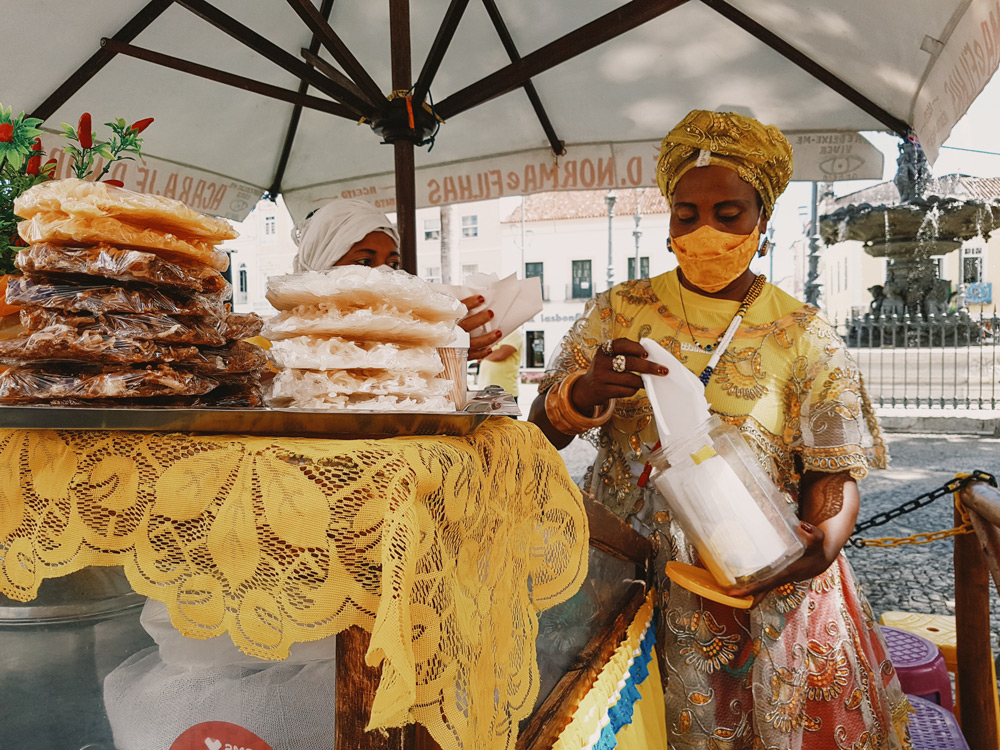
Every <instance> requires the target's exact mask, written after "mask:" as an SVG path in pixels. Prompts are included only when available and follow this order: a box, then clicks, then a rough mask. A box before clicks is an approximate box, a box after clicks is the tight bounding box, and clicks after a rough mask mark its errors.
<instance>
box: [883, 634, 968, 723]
mask: <svg viewBox="0 0 1000 750" xmlns="http://www.w3.org/2000/svg"><path fill="white" fill-rule="evenodd" d="M881 627H882V635H883V636H884V637H885V643H886V645H887V646H888V647H889V658H890V659H891V660H892V665H893V666H894V667H895V668H896V674H897V675H899V685H900V687H901V688H903V692H904V693H909V694H910V695H916V696H919V697H921V698H926V699H927V700H931V701H934V702H935V703H937V704H938V705H940V706H943V707H944V708H946V709H948V711H949V712H951V711H953V710H954V703H953V702H952V699H951V680H949V679H948V665H947V664H945V661H944V656H943V655H942V654H941V649H939V648H938V647H937V646H935V645H934V644H933V643H931V642H930V641H929V640H927V639H926V638H922V637H921V636H919V635H917V634H916V633H910V632H908V631H906V630H899V629H897V628H890V627H888V626H886V625H883V626H881Z"/></svg>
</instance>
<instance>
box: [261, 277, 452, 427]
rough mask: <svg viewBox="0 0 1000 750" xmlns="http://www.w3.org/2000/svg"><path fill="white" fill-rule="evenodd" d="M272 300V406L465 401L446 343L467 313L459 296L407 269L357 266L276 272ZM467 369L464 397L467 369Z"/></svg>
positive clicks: (417, 406)
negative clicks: (447, 373) (451, 375)
mask: <svg viewBox="0 0 1000 750" xmlns="http://www.w3.org/2000/svg"><path fill="white" fill-rule="evenodd" d="M267 299H268V301H269V302H270V303H271V304H272V305H273V306H274V307H275V308H276V309H277V310H280V311H281V312H280V313H279V314H278V315H277V316H275V317H274V318H271V319H270V320H268V321H267V322H266V323H265V325H264V331H263V335H264V336H265V337H266V338H268V339H270V340H271V341H272V342H273V343H272V345H271V349H270V350H269V351H268V356H269V357H270V358H271V362H272V363H273V364H274V366H275V367H276V368H277V369H278V373H277V374H276V375H275V377H274V380H273V381H272V382H271V386H270V391H269V393H268V396H267V401H268V403H269V404H270V405H271V406H277V407H292V408H301V409H362V410H399V411H450V410H454V409H455V408H456V404H455V402H454V400H453V398H452V397H451V393H452V383H453V381H452V380H451V379H448V378H442V377H440V375H442V374H443V373H444V370H445V367H444V364H443V363H442V361H441V357H440V356H439V355H438V351H437V348H438V347H446V346H448V345H450V344H451V342H452V341H453V340H454V338H455V333H456V328H457V326H456V322H457V321H458V320H459V318H461V317H462V316H463V315H465V312H466V311H465V307H464V305H462V303H461V302H459V301H458V300H456V299H455V298H453V297H450V296H448V295H445V294H440V293H438V292H435V291H433V290H431V288H430V287H429V286H428V284H427V283H426V282H424V281H422V280H421V279H418V278H417V277H416V276H411V275H410V274H408V273H406V272H404V271H396V270H393V269H390V268H387V267H385V266H382V267H378V268H369V267H366V266H353V265H352V266H339V267H336V268H333V269H331V270H329V271H325V272H322V273H319V272H316V271H308V272H306V273H300V274H291V275H287V276H277V277H274V278H272V279H271V280H270V281H269V282H268V291H267ZM466 345H467V344H466ZM458 377H461V385H462V388H461V391H462V393H463V395H464V390H465V389H464V385H465V372H464V368H462V372H461V373H460V375H458Z"/></svg>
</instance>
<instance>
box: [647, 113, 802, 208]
mask: <svg viewBox="0 0 1000 750" xmlns="http://www.w3.org/2000/svg"><path fill="white" fill-rule="evenodd" d="M710 164H714V165H717V166H721V167H727V168H729V169H732V170H733V171H735V172H736V174H738V175H739V176H740V178H741V179H742V180H743V181H744V182H746V183H748V184H749V185H751V186H752V187H753V188H754V189H755V190H756V191H757V194H758V195H760V199H761V201H763V203H764V215H765V216H766V217H770V216H771V210H772V209H773V208H774V202H775V201H776V200H778V196H779V195H781V194H782V193H783V192H784V190H785V188H786V187H787V186H788V181H789V180H790V179H791V177H792V147H791V145H790V144H789V143H788V139H786V138H785V136H784V135H782V133H781V131H780V130H778V129H777V128H776V127H774V126H773V125H763V124H761V123H760V122H758V121H757V120H755V119H753V118H752V117H746V116H744V115H740V114H737V113H735V112H707V111H705V110H703V109H696V110H693V111H692V112H689V113H688V115H687V116H686V117H685V118H684V119H683V120H681V121H680V122H679V123H677V125H675V126H674V129H673V130H671V131H670V132H669V133H668V134H667V137H666V138H664V139H663V143H661V144H660V159H659V161H658V162H657V164H656V182H657V184H658V185H659V186H660V191H661V192H662V193H663V195H664V197H665V198H666V199H667V200H668V201H669V200H670V199H671V198H672V197H673V194H674V188H675V187H677V181H678V180H680V178H681V177H683V176H684V175H685V174H686V173H687V171H688V170H689V169H692V168H694V167H707V166H709V165H710Z"/></svg>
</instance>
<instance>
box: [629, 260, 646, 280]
mask: <svg viewBox="0 0 1000 750" xmlns="http://www.w3.org/2000/svg"><path fill="white" fill-rule="evenodd" d="M635 278H636V276H635V257H634V256H631V257H629V259H628V280H629V281H635ZM639 278H640V279H648V278H649V258H648V257H647V258H639Z"/></svg>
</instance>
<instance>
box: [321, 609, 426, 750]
mask: <svg viewBox="0 0 1000 750" xmlns="http://www.w3.org/2000/svg"><path fill="white" fill-rule="evenodd" d="M370 641H371V636H370V635H369V634H368V632H367V631H365V630H363V629H362V628H359V627H352V628H348V629H347V630H345V631H343V632H341V633H338V634H337V704H336V711H337V729H336V733H337V736H336V739H335V744H334V748H335V750H440V748H439V747H438V745H437V743H436V742H434V740H432V739H431V736H430V735H429V734H428V733H427V730H426V729H424V728H423V727H422V726H421V725H419V724H409V725H407V726H405V727H403V728H402V729H390V730H389V731H388V732H387V733H386V734H383V733H382V732H366V731H365V726H366V725H367V724H368V719H369V717H370V716H371V713H372V703H373V702H374V700H375V690H376V689H377V688H378V681H379V676H380V675H381V670H380V669H373V668H371V667H369V666H368V665H367V664H365V653H367V651H368V644H369V643H370Z"/></svg>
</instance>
